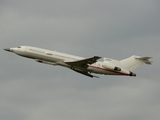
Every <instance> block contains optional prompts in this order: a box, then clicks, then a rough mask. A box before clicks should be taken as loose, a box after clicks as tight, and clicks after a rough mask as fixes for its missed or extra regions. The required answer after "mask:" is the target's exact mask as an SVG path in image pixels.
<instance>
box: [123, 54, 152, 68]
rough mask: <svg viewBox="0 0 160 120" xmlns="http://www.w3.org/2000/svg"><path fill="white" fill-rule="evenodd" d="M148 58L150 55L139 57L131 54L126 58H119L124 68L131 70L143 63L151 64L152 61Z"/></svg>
mask: <svg viewBox="0 0 160 120" xmlns="http://www.w3.org/2000/svg"><path fill="white" fill-rule="evenodd" d="M150 58H151V57H140V56H135V55H133V56H131V57H129V58H127V59H124V60H121V63H122V65H123V66H124V67H125V68H126V69H128V70H129V71H132V70H134V69H136V68H137V67H139V66H140V65H142V64H144V63H145V64H151V63H152V61H149V59H150Z"/></svg>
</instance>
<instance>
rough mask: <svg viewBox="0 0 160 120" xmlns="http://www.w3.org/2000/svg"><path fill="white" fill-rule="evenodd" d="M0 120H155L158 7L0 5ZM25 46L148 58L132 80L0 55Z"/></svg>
mask: <svg viewBox="0 0 160 120" xmlns="http://www.w3.org/2000/svg"><path fill="white" fill-rule="evenodd" d="M0 6H1V7H0V11H1V12H0V26H1V28H0V33H1V35H0V43H1V44H0V48H1V51H0V54H1V61H0V65H1V69H0V95H1V99H0V106H1V108H0V111H1V114H0V119H3V120H9V119H10V118H12V119H13V120H30V119H38V120H41V119H49V120H50V119H56V120H63V119H65V120H71V119H76V120H77V119H93V120H97V119H102V120H103V119H112V120H128V119H130V120H135V119H136V120H150V119H159V118H160V116H159V113H158V112H159V111H160V106H159V99H160V96H159V91H160V89H159V79H160V77H159V70H160V69H159V67H160V65H159V59H160V55H159V53H158V51H159V39H160V36H159V32H160V25H159V20H160V15H159V2H158V1H148V0H147V1H146V0H145V1H143V0H142V1H126V0H123V1H95V0H92V1H91V0H87V1H86V0H85V1H84V0H81V1H72V0H68V1H64V0H62V1H53V0H52V1H51V0H47V1H42V0H40V1H37V0H32V1H20V0H16V1H1V4H0ZM19 45H30V46H36V47H41V48H46V49H51V50H57V51H60V52H65V53H69V54H73V55H78V56H82V57H83V56H84V57H91V56H94V55H99V56H102V57H109V58H114V59H118V60H121V59H124V58H126V57H129V56H131V55H133V54H135V55H142V56H151V57H153V61H154V62H153V65H151V66H142V67H141V68H139V69H137V70H136V71H135V72H136V73H137V74H138V76H137V77H136V78H132V77H115V76H100V75H99V76H100V79H90V78H88V77H85V76H83V75H81V74H78V73H75V72H73V71H70V70H69V69H64V68H62V67H58V66H56V67H53V66H47V65H43V64H38V63H36V62H35V61H34V60H29V59H26V58H22V57H18V56H16V55H15V54H11V53H7V52H6V51H3V48H7V47H15V46H19Z"/></svg>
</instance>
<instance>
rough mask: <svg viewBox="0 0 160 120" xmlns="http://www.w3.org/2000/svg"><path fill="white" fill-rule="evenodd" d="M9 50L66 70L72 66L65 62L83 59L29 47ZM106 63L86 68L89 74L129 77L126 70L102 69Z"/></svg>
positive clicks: (128, 72) (98, 63)
mask: <svg viewBox="0 0 160 120" xmlns="http://www.w3.org/2000/svg"><path fill="white" fill-rule="evenodd" d="M10 50H11V51H13V52H14V53H16V54H18V55H20V56H23V57H27V58H31V59H34V60H36V61H37V62H42V63H43V61H44V63H45V62H46V64H50V65H60V66H63V67H67V68H72V67H73V66H71V65H68V64H66V63H65V62H70V61H77V60H82V59H85V58H83V57H78V56H74V55H69V54H65V53H60V52H56V51H50V50H46V49H41V48H36V47H30V46H21V47H18V48H11V49H10ZM114 61H116V60H114ZM116 62H117V63H116V64H117V65H118V66H119V67H120V68H123V66H122V65H121V64H120V63H118V62H119V61H116ZM106 63H107V62H106ZM106 63H105V62H101V61H97V62H96V63H94V64H91V65H89V67H88V68H87V71H88V72H91V73H97V74H105V75H126V76H129V74H130V71H128V70H126V69H121V71H115V70H111V69H109V68H106V67H104V65H105V64H106Z"/></svg>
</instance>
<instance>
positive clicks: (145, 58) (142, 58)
mask: <svg viewBox="0 0 160 120" xmlns="http://www.w3.org/2000/svg"><path fill="white" fill-rule="evenodd" d="M151 58H152V57H137V58H136V59H138V60H141V61H143V62H144V63H146V64H152V61H149V59H151Z"/></svg>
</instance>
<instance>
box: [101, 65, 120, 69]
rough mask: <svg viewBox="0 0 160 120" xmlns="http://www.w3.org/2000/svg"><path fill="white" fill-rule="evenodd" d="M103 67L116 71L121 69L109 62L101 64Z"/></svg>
mask: <svg viewBox="0 0 160 120" xmlns="http://www.w3.org/2000/svg"><path fill="white" fill-rule="evenodd" d="M102 66H103V67H104V68H106V69H111V70H116V71H121V68H119V67H117V66H114V65H111V64H107V65H102Z"/></svg>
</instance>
